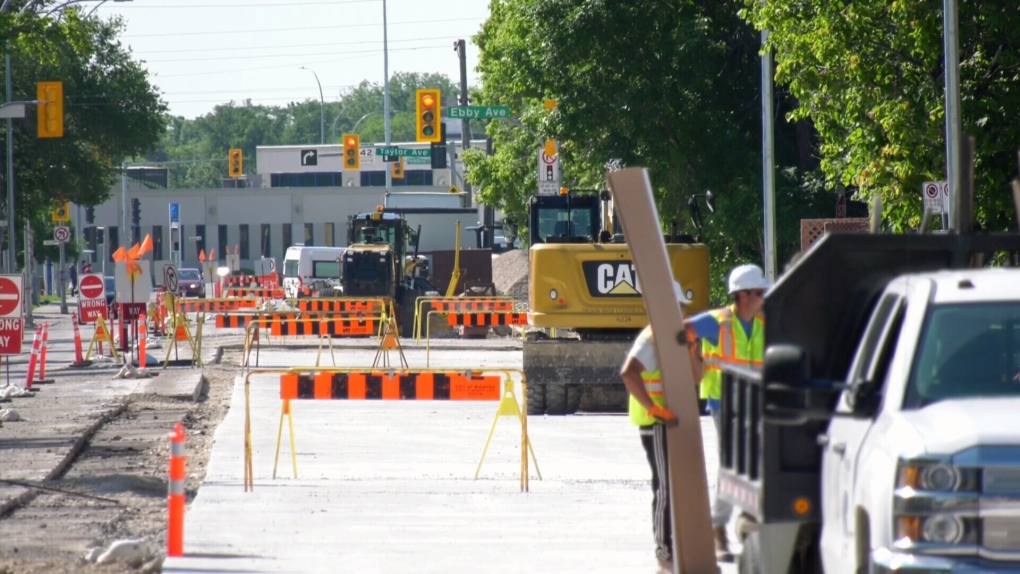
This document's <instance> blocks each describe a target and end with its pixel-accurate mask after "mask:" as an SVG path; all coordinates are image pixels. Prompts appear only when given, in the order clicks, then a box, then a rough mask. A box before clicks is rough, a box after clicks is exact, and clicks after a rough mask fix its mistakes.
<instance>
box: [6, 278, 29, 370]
mask: <svg viewBox="0 0 1020 574" xmlns="http://www.w3.org/2000/svg"><path fill="white" fill-rule="evenodd" d="M21 297H22V284H21V275H0V355H19V354H21V340H22V339H24V338H25V323H24V320H23V319H22V316H21V311H22V304H21Z"/></svg>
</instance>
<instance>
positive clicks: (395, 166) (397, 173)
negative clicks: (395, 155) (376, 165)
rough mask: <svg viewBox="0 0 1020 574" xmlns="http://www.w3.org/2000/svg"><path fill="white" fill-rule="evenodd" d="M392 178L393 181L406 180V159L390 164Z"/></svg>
mask: <svg viewBox="0 0 1020 574" xmlns="http://www.w3.org/2000/svg"><path fill="white" fill-rule="evenodd" d="M390 176H391V177H392V178H393V179H404V158H400V161H397V162H393V163H391V164H390Z"/></svg>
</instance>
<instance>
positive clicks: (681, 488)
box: [606, 168, 719, 574]
mask: <svg viewBox="0 0 1020 574" xmlns="http://www.w3.org/2000/svg"><path fill="white" fill-rule="evenodd" d="M606 179H607V180H608V183H609V190H610V192H611V193H612V197H613V203H614V205H615V207H616V210H617V212H618V213H619V214H620V219H621V220H622V223H623V229H624V235H625V236H626V238H627V244H628V245H629V246H630V252H631V257H632V259H633V260H634V266H635V267H636V268H637V274H638V278H639V280H640V282H641V290H642V296H643V297H644V300H645V305H646V308H647V309H649V311H651V310H655V312H654V313H652V312H649V313H648V316H649V320H650V321H651V324H652V331H653V332H654V333H655V349H656V352H657V353H658V356H659V368H660V369H661V370H662V381H663V386H664V389H663V391H664V394H665V399H666V407H667V408H669V409H670V410H671V411H673V412H674V413H676V415H677V418H678V419H679V424H677V425H672V426H669V427H666V451H667V454H668V457H669V486H670V508H671V509H672V513H673V516H672V520H673V572H674V574H680V572H683V573H684V574H714V573H717V572H718V571H719V567H718V564H716V561H715V542H714V539H713V537H712V515H711V508H710V506H709V502H708V481H707V478H706V473H705V451H704V446H703V443H702V441H701V416H700V414H699V412H698V397H697V386H696V385H695V381H694V377H693V375H692V374H691V363H690V361H691V359H690V356H689V355H688V353H687V352H686V349H679V348H678V347H679V346H680V345H681V342H682V341H684V340H685V338H684V328H683V315H682V313H681V311H680V305H678V304H677V301H676V295H675V294H674V291H673V277H672V275H671V271H670V265H669V260H668V258H667V257H666V244H665V242H664V241H663V238H662V232H661V231H660V230H661V229H662V226H661V224H660V223H659V213H658V209H656V207H655V200H654V197H653V195H652V185H651V182H650V180H649V178H648V171H647V170H646V169H644V168H628V169H623V170H620V171H614V172H610V173H608V174H607V176H606Z"/></svg>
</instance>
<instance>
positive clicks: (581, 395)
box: [524, 188, 712, 415]
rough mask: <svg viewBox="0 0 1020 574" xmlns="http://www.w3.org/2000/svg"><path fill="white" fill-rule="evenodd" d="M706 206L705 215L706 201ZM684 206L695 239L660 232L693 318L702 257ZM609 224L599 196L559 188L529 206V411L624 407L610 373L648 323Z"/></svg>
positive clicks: (698, 305) (700, 303) (701, 287)
mask: <svg viewBox="0 0 1020 574" xmlns="http://www.w3.org/2000/svg"><path fill="white" fill-rule="evenodd" d="M706 201H707V202H708V206H709V209H712V198H711V194H707V197H706ZM688 207H689V209H690V210H691V215H692V218H693V220H694V224H695V227H696V228H697V229H698V234H699V236H698V237H697V238H695V237H692V236H690V235H680V234H678V233H677V232H676V224H675V222H674V224H673V225H672V232H671V233H669V234H664V235H665V238H666V251H667V255H668V257H669V261H670V266H671V267H672V270H673V277H674V278H676V279H677V280H678V281H679V282H680V284H681V285H682V286H683V288H684V290H685V291H686V292H687V296H688V298H689V299H691V303H690V305H689V306H688V312H690V313H697V312H700V311H702V310H705V309H706V308H708V304H709V253H708V247H706V246H705V245H704V244H702V243H701V238H700V230H701V227H702V222H701V215H700V211H699V208H698V203H697V201H696V199H695V198H694V197H692V198H691V200H690V201H689V202H688ZM614 219H615V218H614V217H613V210H612V200H611V198H610V196H609V193H608V192H607V191H601V192H600V191H597V190H571V189H568V188H561V189H560V190H559V194H558V195H535V196H532V197H531V199H530V203H529V215H528V220H529V225H528V227H529V239H530V243H529V245H530V247H529V250H528V265H529V271H530V274H529V279H528V281H529V285H528V287H529V289H528V323H529V326H530V327H531V329H530V330H529V333H528V335H527V337H526V338H525V342H524V374H525V376H526V377H527V381H528V385H527V388H528V414H531V415H540V414H549V415H562V414H572V413H574V412H577V411H578V410H586V411H603V412H605V411H610V412H618V411H624V410H626V405H627V392H626V390H625V389H624V386H623V383H621V382H620V378H619V374H618V373H619V371H620V366H621V364H622V363H623V359H624V357H626V355H627V351H628V350H629V349H630V346H631V345H632V344H633V341H634V338H635V337H636V336H637V334H638V332H639V331H640V330H641V329H642V328H644V327H645V325H647V324H648V316H647V314H646V311H645V306H644V301H643V299H642V298H641V285H640V282H639V281H638V276H637V272H636V271H635V268H634V263H633V262H632V260H631V256H630V250H629V248H628V246H627V244H626V239H625V237H624V236H623V235H622V234H620V233H614V231H615V230H614V227H615V226H614Z"/></svg>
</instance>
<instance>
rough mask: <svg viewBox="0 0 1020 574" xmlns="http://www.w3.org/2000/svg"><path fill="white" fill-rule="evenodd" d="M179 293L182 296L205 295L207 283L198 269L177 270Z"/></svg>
mask: <svg viewBox="0 0 1020 574" xmlns="http://www.w3.org/2000/svg"><path fill="white" fill-rule="evenodd" d="M177 294H178V295H179V296H181V297H205V283H203V282H202V272H201V271H199V270H198V269H181V270H179V271H177Z"/></svg>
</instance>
